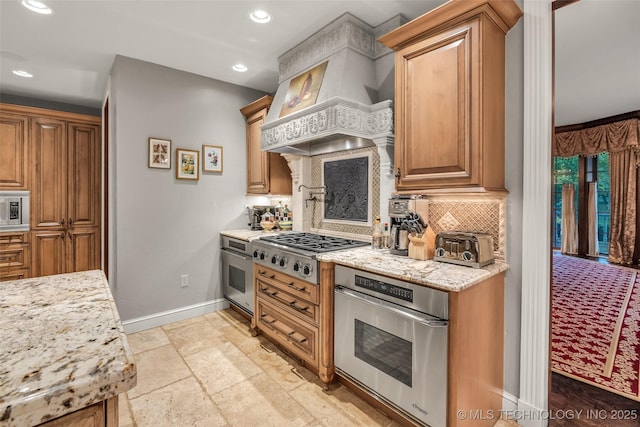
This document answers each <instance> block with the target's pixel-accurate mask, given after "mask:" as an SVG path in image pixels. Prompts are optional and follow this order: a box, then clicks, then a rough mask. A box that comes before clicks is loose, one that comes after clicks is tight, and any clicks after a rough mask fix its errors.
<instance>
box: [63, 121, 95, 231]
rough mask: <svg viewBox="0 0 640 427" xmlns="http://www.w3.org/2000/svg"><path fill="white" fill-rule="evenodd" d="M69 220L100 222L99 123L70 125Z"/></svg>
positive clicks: (72, 222) (75, 223)
mask: <svg viewBox="0 0 640 427" xmlns="http://www.w3.org/2000/svg"><path fill="white" fill-rule="evenodd" d="M67 134H68V137H67V151H68V152H67V159H68V160H67V194H68V196H67V199H68V200H67V205H68V208H67V222H68V225H69V226H70V227H71V226H75V227H80V226H83V227H84V226H97V225H99V224H100V159H101V156H100V148H101V147H100V126H98V125H95V124H86V123H73V122H69V123H68V124H67Z"/></svg>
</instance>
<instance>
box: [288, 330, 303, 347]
mask: <svg viewBox="0 0 640 427" xmlns="http://www.w3.org/2000/svg"><path fill="white" fill-rule="evenodd" d="M295 335H296V332H294V331H292V332H291V333H290V334H289V338H291V339H292V340H294V341H295V342H297V343H298V344H302V343H304V342H306V341H307V339H306V338H305V337H302V338H298V337H296V336H295ZM297 335H300V334H297Z"/></svg>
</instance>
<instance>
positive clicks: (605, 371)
mask: <svg viewBox="0 0 640 427" xmlns="http://www.w3.org/2000/svg"><path fill="white" fill-rule="evenodd" d="M637 273H638V272H637V271H636V270H633V269H629V268H624V267H618V266H613V265H609V264H601V263H598V262H596V261H589V260H586V259H582V258H576V257H569V256H564V255H561V254H559V253H554V255H553V285H552V299H551V302H552V309H551V319H552V320H551V350H552V354H551V367H552V370H553V371H554V372H557V373H559V374H562V375H566V376H568V377H571V378H575V379H578V380H580V381H585V382H587V383H589V384H592V385H595V386H596V387H600V388H602V389H605V390H609V391H611V392H613V393H617V394H619V395H622V396H625V397H628V398H630V399H634V400H636V401H640V391H639V390H638V389H639V377H640V277H639V276H638V274H637Z"/></svg>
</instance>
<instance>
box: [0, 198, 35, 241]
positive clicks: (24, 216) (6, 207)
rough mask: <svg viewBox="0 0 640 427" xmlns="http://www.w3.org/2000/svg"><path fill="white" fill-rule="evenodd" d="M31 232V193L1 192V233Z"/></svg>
mask: <svg viewBox="0 0 640 427" xmlns="http://www.w3.org/2000/svg"><path fill="white" fill-rule="evenodd" d="M2 231H29V192H28V191H0V232H2Z"/></svg>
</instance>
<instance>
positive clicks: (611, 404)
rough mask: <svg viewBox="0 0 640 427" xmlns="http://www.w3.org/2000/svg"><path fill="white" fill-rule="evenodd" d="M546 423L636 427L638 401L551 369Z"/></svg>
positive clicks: (574, 426)
mask: <svg viewBox="0 0 640 427" xmlns="http://www.w3.org/2000/svg"><path fill="white" fill-rule="evenodd" d="M549 409H550V412H549V415H550V422H549V426H550V427H560V426H562V427H568V426H571V427H578V426H579V427H582V426H584V427H639V426H640V402H636V401H633V400H631V399H627V398H624V397H622V396H619V395H617V394H614V393H610V392H608V391H605V390H602V389H599V388H597V387H593V386H591V385H589V384H585V383H582V382H580V381H576V380H573V379H571V378H567V377H565V376H563V375H559V374H556V373H554V374H553V375H552V377H551V394H550V396H549Z"/></svg>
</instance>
